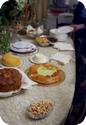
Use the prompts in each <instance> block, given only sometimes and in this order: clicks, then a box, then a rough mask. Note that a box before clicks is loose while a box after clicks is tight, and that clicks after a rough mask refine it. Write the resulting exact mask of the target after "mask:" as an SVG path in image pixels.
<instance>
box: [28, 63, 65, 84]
mask: <svg viewBox="0 0 86 125" xmlns="http://www.w3.org/2000/svg"><path fill="white" fill-rule="evenodd" d="M27 75H28V77H29V78H31V79H32V80H33V81H36V82H38V83H40V84H42V85H49V84H53V83H58V82H61V81H63V80H64V78H65V74H64V72H63V71H62V70H61V69H60V68H59V67H57V66H54V65H53V64H49V63H46V64H35V65H32V66H31V67H30V68H29V70H28V71H27Z"/></svg>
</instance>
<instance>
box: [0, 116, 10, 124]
mask: <svg viewBox="0 0 86 125" xmlns="http://www.w3.org/2000/svg"><path fill="white" fill-rule="evenodd" d="M0 125H8V124H7V123H6V122H4V121H3V120H2V118H1V117H0Z"/></svg>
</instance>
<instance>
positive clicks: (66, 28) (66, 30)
mask: <svg viewBox="0 0 86 125" xmlns="http://www.w3.org/2000/svg"><path fill="white" fill-rule="evenodd" d="M73 30H74V28H73V27H71V26H62V27H59V28H58V29H57V32H58V33H70V32H72V31H73Z"/></svg>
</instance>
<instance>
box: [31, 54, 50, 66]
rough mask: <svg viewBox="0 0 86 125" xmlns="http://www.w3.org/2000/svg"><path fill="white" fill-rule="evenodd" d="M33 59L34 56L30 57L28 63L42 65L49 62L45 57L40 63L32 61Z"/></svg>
mask: <svg viewBox="0 0 86 125" xmlns="http://www.w3.org/2000/svg"><path fill="white" fill-rule="evenodd" d="M33 57H34V55H33V56H31V57H30V61H31V62H32V63H35V64H43V63H47V62H49V59H48V57H46V56H45V58H46V59H45V60H41V61H36V60H34V59H33Z"/></svg>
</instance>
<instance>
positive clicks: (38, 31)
mask: <svg viewBox="0 0 86 125" xmlns="http://www.w3.org/2000/svg"><path fill="white" fill-rule="evenodd" d="M42 33H43V28H42V26H39V27H38V28H37V34H42Z"/></svg>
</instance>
